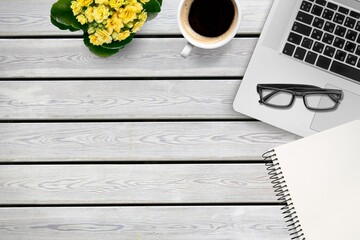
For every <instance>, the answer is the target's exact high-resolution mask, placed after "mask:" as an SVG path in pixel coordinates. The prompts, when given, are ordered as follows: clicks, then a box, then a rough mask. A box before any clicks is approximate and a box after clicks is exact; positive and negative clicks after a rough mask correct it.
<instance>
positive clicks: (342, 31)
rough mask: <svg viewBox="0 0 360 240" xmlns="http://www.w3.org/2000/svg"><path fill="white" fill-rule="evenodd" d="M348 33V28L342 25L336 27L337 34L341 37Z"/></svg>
mask: <svg viewBox="0 0 360 240" xmlns="http://www.w3.org/2000/svg"><path fill="white" fill-rule="evenodd" d="M345 33H346V28H344V27H341V26H337V27H336V29H335V34H336V35H338V36H340V37H343V36H344V35H345Z"/></svg>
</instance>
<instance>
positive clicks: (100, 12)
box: [93, 5, 110, 23]
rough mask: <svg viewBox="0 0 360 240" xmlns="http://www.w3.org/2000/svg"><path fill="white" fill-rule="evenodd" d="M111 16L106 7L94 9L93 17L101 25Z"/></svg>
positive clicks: (101, 6)
mask: <svg viewBox="0 0 360 240" xmlns="http://www.w3.org/2000/svg"><path fill="white" fill-rule="evenodd" d="M109 15H110V12H109V8H107V7H105V6H104V5H100V6H98V7H94V10H93V17H94V19H95V21H96V22H97V23H101V22H102V21H103V20H106V19H107V18H108V17H109Z"/></svg>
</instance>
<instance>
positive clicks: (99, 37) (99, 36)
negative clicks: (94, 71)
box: [89, 29, 112, 46]
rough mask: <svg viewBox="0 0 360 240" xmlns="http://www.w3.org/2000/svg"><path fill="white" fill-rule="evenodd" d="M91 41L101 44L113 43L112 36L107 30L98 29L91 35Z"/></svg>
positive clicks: (97, 44)
mask: <svg viewBox="0 0 360 240" xmlns="http://www.w3.org/2000/svg"><path fill="white" fill-rule="evenodd" d="M89 38H90V43H92V44H93V45H96V46H100V45H102V44H104V43H111V41H112V38H111V36H110V34H109V33H108V32H107V31H106V30H102V29H96V32H95V33H94V34H92V35H90V36H89Z"/></svg>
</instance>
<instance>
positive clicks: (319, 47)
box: [312, 42, 325, 53]
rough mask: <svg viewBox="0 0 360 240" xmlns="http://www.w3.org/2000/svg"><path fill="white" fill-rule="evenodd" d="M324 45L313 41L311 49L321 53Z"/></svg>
mask: <svg viewBox="0 0 360 240" xmlns="http://www.w3.org/2000/svg"><path fill="white" fill-rule="evenodd" d="M324 47H325V45H324V44H322V43H319V42H315V43H314V46H313V48H312V50H314V51H315V52H318V53H322V51H323V50H324Z"/></svg>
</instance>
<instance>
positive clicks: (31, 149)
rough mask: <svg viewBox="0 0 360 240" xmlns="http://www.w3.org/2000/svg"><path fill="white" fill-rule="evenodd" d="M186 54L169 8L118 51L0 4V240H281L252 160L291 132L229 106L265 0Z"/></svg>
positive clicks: (276, 206) (41, 9) (22, 4)
mask: <svg viewBox="0 0 360 240" xmlns="http://www.w3.org/2000/svg"><path fill="white" fill-rule="evenodd" d="M240 2H241V4H242V9H243V12H242V14H243V20H242V25H241V28H240V30H239V34H238V36H237V37H236V38H235V39H234V40H233V41H232V42H231V43H230V44H228V45H227V46H225V47H222V48H220V49H217V50H211V51H203V50H199V49H196V50H194V52H193V53H192V54H191V55H190V56H189V57H188V58H187V59H183V58H181V57H180V55H179V52H180V51H181V49H182V47H183V46H184V44H185V40H184V39H183V38H182V37H181V35H180V32H179V30H178V27H177V23H176V9H177V5H178V4H179V0H165V1H164V6H163V10H162V12H161V14H160V15H159V16H158V17H157V18H156V19H155V20H153V21H151V22H149V23H147V25H146V26H144V28H143V29H142V30H141V32H140V33H139V34H138V36H137V38H136V39H135V40H134V41H133V43H132V44H131V45H129V46H127V47H126V48H125V50H123V51H122V52H120V53H119V54H117V55H115V56H113V57H111V58H107V59H101V58H98V57H96V56H94V55H92V54H91V53H90V52H89V51H88V50H87V48H86V47H85V46H84V45H83V43H82V39H81V34H80V33H70V32H66V31H60V30H58V29H57V28H55V27H54V26H52V25H51V23H50V22H49V11H50V7H51V5H52V3H53V1H51V0H31V1H29V0H11V1H0V74H1V75H0V78H1V79H0V121H1V122H0V239H1V240H3V239H4V240H12V239H22V240H24V239H25V240H27V239H29V240H30V239H31V240H34V239H35V240H43V239H44V240H45V239H46V240H47V239H56V240H58V239H76V240H81V239H84V240H85V239H86V240H92V239H94V240H95V239H126V240H130V239H131V240H140V239H154V240H162V239H166V240H168V239H170V240H171V239H178V240H190V239H191V240H201V239H204V240H205V239H206V240H209V239H221V240H225V239H227V240H233V239H236V240H239V239H247V240H255V239H262V240H267V239H274V240H275V239H276V240H285V239H290V237H289V236H288V233H287V230H286V227H285V223H284V221H283V218H282V215H281V213H280V207H281V204H280V203H279V202H277V200H276V197H275V195H274V193H273V190H272V186H271V184H270V181H269V178H268V176H267V173H266V170H265V167H264V165H263V163H262V159H261V154H262V153H263V152H265V151H266V150H268V149H270V148H272V147H275V146H277V145H281V144H284V143H286V142H289V141H293V140H295V139H297V137H296V136H294V135H292V134H290V133H287V132H284V131H282V130H279V129H277V128H274V127H271V126H269V125H267V124H264V123H261V122H258V121H255V120H253V119H250V118H248V117H246V116H243V115H241V114H238V113H236V112H234V111H233V110H232V100H233V98H234V96H235V93H236V91H237V88H238V86H239V85H240V83H241V78H242V76H243V74H244V72H245V70H246V66H247V64H248V62H249V59H250V57H251V54H252V51H253V49H254V46H255V44H256V41H257V37H258V36H259V33H260V30H261V28H262V25H263V23H264V20H265V18H266V15H267V12H268V10H269V8H270V6H271V3H272V1H271V0H241V1H240Z"/></svg>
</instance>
